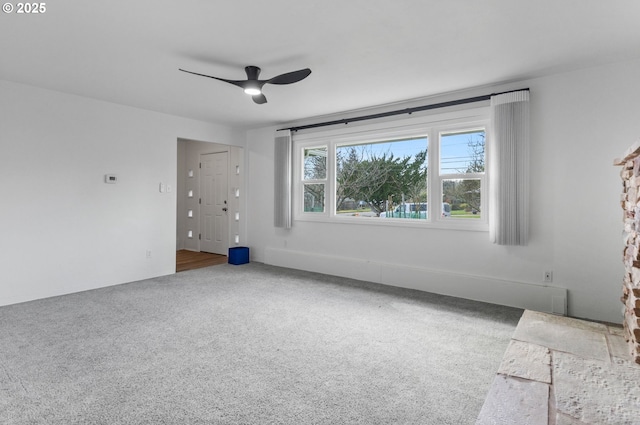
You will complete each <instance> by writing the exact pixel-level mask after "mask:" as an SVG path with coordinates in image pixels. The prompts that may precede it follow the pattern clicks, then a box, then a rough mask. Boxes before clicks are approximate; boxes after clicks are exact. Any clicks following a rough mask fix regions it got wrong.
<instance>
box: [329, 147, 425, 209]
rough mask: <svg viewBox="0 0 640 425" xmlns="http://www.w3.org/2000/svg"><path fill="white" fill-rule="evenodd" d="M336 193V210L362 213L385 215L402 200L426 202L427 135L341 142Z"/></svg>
mask: <svg viewBox="0 0 640 425" xmlns="http://www.w3.org/2000/svg"><path fill="white" fill-rule="evenodd" d="M335 196H336V199H335V200H336V214H341V215H352V216H358V217H375V216H382V217H384V216H386V214H384V213H385V212H386V211H387V209H393V208H395V207H396V206H398V205H399V204H401V203H404V204H419V203H425V202H426V201H427V138H426V137H425V136H421V137H416V138H412V139H402V140H390V141H386V142H379V143H369V144H358V145H346V146H345V145H343V146H337V147H336V194H335ZM413 215H414V216H416V217H413V218H424V214H423V217H420V214H413ZM410 216H411V214H408V215H407V216H406V217H403V218H412V217H410Z"/></svg>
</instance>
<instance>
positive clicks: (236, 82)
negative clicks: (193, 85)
mask: <svg viewBox="0 0 640 425" xmlns="http://www.w3.org/2000/svg"><path fill="white" fill-rule="evenodd" d="M178 70H179V71H182V72H187V73H189V74H193V75H199V76H201V77H207V78H213V79H214V80H218V81H224V82H225V83H229V84H233V85H234V86H238V87H241V88H243V89H244V86H245V84H246V81H244V80H227V79H226V78H218V77H213V76H211V75H206V74H198V73H197V72H193V71H187V70H186V69H181V68H178Z"/></svg>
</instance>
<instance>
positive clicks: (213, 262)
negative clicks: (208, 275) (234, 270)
mask: <svg viewBox="0 0 640 425" xmlns="http://www.w3.org/2000/svg"><path fill="white" fill-rule="evenodd" d="M226 262H227V256H226V255H220V254H210V253H208V252H195V251H187V250H186V249H181V250H179V251H176V272H183V271H185V270H193V269H200V268H202V267H209V266H217V265H218V264H224V263H226Z"/></svg>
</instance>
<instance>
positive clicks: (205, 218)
mask: <svg viewBox="0 0 640 425" xmlns="http://www.w3.org/2000/svg"><path fill="white" fill-rule="evenodd" d="M227 155H228V154H227V152H220V153H209V154H203V155H200V251H204V252H212V253H214V254H222V255H227V252H228V248H229V242H228V241H229V224H228V223H229V221H228V219H227V209H228V205H227V193H228V192H229V190H228V188H227V162H228V159H227Z"/></svg>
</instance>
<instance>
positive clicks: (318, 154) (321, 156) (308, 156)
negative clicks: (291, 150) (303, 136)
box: [304, 146, 327, 180]
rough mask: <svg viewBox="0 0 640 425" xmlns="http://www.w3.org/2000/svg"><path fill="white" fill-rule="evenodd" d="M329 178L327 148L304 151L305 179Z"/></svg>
mask: <svg viewBox="0 0 640 425" xmlns="http://www.w3.org/2000/svg"><path fill="white" fill-rule="evenodd" d="M326 178H327V147H326V146H324V147H320V148H309V149H305V150H304V179H305V180H322V179H326Z"/></svg>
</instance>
